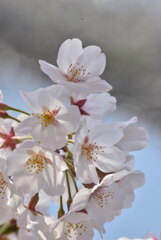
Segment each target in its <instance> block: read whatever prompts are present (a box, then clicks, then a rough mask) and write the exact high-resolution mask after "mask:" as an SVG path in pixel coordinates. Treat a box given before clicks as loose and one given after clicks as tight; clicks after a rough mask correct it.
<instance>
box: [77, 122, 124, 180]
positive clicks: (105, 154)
mask: <svg viewBox="0 0 161 240" xmlns="http://www.w3.org/2000/svg"><path fill="white" fill-rule="evenodd" d="M122 137H123V132H122V130H121V129H120V128H118V127H117V126H113V127H109V126H105V125H102V126H97V127H95V128H93V129H92V130H91V131H88V129H87V126H86V122H85V121H84V122H83V124H82V126H81V128H80V129H79V131H78V132H77V134H76V138H75V146H74V149H73V154H74V155H73V156H74V165H75V170H76V174H77V177H78V178H79V179H80V181H81V182H82V183H87V184H89V183H98V181H99V179H98V176H97V172H96V168H98V169H99V170H101V171H102V172H115V171H118V170H121V169H122V168H123V167H125V166H124V162H125V161H126V158H125V154H124V153H123V152H122V151H120V150H119V149H118V148H117V147H116V146H114V145H115V144H117V143H118V142H119V141H120V139H121V138H122Z"/></svg>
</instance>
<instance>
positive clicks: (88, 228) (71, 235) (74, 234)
mask: <svg viewBox="0 0 161 240" xmlns="http://www.w3.org/2000/svg"><path fill="white" fill-rule="evenodd" d="M93 226H94V225H93V221H92V219H91V218H90V217H89V216H88V215H87V214H85V213H82V212H69V213H68V214H67V215H65V216H63V217H62V218H61V219H59V220H58V226H57V227H56V228H55V231H56V233H57V237H56V240H70V239H72V240H84V239H88V240H92V238H93V234H94V233H93Z"/></svg>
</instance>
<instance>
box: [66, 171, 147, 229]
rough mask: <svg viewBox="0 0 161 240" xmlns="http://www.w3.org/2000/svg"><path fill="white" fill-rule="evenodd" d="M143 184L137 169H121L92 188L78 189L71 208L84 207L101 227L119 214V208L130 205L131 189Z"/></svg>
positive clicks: (141, 176) (132, 193) (79, 208)
mask: <svg viewBox="0 0 161 240" xmlns="http://www.w3.org/2000/svg"><path fill="white" fill-rule="evenodd" d="M143 184H144V174H143V173H141V172H139V171H135V172H128V171H126V170H122V171H120V172H117V173H114V174H109V175H107V176H105V177H104V178H103V180H102V181H101V182H100V183H99V184H97V185H95V186H94V187H93V189H91V190H90V189H87V188H83V189H82V190H80V191H79V192H78V193H77V194H76V196H75V198H74V199H73V203H72V206H71V209H74V210H75V211H76V210H77V211H78V210H81V209H84V208H85V210H86V211H87V213H88V215H89V216H90V217H91V218H92V219H93V220H94V221H95V224H96V226H98V228H100V229H101V228H102V225H103V224H104V223H105V222H110V221H112V220H113V219H114V217H115V216H117V215H119V214H120V210H121V209H123V208H129V207H131V203H132V201H133V200H134V192H133V190H134V189H136V188H138V187H141V186H142V185H143Z"/></svg>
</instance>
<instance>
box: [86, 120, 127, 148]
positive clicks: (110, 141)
mask: <svg viewBox="0 0 161 240" xmlns="http://www.w3.org/2000/svg"><path fill="white" fill-rule="evenodd" d="M122 137H123V131H122V129H120V128H118V127H116V126H106V125H103V126H97V127H96V128H94V129H92V130H91V131H90V132H89V138H90V139H91V140H90V141H92V142H96V143H97V145H98V146H108V147H110V146H112V145H115V144H116V143H118V142H119V141H120V140H121V138H122Z"/></svg>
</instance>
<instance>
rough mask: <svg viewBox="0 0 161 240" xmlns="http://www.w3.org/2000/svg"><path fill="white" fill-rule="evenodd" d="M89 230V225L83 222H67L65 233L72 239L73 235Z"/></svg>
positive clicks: (79, 234)
mask: <svg viewBox="0 0 161 240" xmlns="http://www.w3.org/2000/svg"><path fill="white" fill-rule="evenodd" d="M86 231H87V226H86V225H84V224H83V223H79V222H78V223H75V224H72V223H70V222H68V223H66V225H65V231H64V234H65V236H66V237H67V238H69V239H72V238H73V237H77V236H81V235H83V233H85V232H86Z"/></svg>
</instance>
